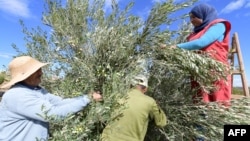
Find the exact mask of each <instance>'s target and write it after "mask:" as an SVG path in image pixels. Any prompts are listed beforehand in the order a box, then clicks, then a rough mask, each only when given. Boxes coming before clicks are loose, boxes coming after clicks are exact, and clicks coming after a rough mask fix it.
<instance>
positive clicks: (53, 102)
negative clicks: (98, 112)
mask: <svg viewBox="0 0 250 141" xmlns="http://www.w3.org/2000/svg"><path fill="white" fill-rule="evenodd" d="M89 102H90V99H89V98H88V97H87V96H86V95H85V96H80V97H77V98H67V99H63V98H61V97H59V96H56V95H52V94H50V93H48V92H47V91H46V90H45V89H43V88H41V89H30V88H27V87H26V86H24V85H21V84H17V85H15V86H14V87H13V88H11V89H10V90H8V91H6V92H5V94H4V95H3V98H2V101H1V103H0V141H36V140H39V141H40V140H41V141H47V140H48V127H49V123H48V121H47V120H46V119H45V118H44V117H43V116H44V115H45V114H44V111H47V112H48V113H47V115H48V116H56V117H59V118H63V117H65V116H67V115H68V114H71V113H76V112H78V111H80V110H82V109H83V108H84V107H85V106H86V105H87V104H88V103H89ZM42 107H43V108H42Z"/></svg>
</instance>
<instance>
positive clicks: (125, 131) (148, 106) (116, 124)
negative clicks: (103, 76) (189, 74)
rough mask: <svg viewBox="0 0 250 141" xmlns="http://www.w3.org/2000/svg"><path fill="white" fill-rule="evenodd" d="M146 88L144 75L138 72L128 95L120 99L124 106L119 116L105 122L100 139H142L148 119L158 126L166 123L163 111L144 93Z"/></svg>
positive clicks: (124, 140)
mask: <svg viewBox="0 0 250 141" xmlns="http://www.w3.org/2000/svg"><path fill="white" fill-rule="evenodd" d="M147 89H148V79H147V77H146V76H144V75H141V74H139V75H136V76H134V77H133V78H132V80H131V90H130V91H129V92H128V95H127V96H128V97H127V98H125V100H121V104H122V103H124V104H125V106H126V108H125V109H122V115H121V116H119V117H118V118H117V116H116V117H114V119H113V120H112V121H111V122H110V123H108V124H107V126H106V127H105V128H104V130H103V132H102V135H101V141H143V140H144V138H145V135H146V132H147V128H148V123H149V121H150V120H152V121H154V123H155V125H156V126H158V127H164V126H165V125H166V124H167V118H166V115H165V113H164V111H163V110H162V109H161V108H160V107H159V106H158V104H157V103H156V101H155V100H154V99H153V98H152V97H149V96H147V95H145V93H146V92H147ZM117 110H118V111H119V109H117ZM115 112H117V111H115Z"/></svg>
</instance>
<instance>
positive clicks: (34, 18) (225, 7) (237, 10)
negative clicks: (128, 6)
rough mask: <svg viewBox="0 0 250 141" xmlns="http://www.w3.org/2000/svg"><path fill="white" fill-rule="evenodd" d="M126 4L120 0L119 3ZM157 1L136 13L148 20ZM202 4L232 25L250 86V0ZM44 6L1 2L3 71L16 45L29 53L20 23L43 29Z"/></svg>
mask: <svg viewBox="0 0 250 141" xmlns="http://www.w3.org/2000/svg"><path fill="white" fill-rule="evenodd" d="M126 1H127V0H119V3H121V4H122V3H126ZM156 1H158V2H162V1H164V0H135V6H134V8H133V11H132V12H134V13H135V14H136V15H139V16H141V17H142V18H143V19H145V17H146V16H147V15H148V13H149V10H150V9H151V6H152V4H153V3H154V2H156ZM176 1H181V0H176ZM200 2H206V3H208V4H211V5H213V6H214V7H215V8H216V9H217V11H218V14H219V17H221V18H224V19H227V20H229V21H230V22H231V24H232V30H231V36H232V34H233V33H235V32H237V33H238V36H239V41H240V47H241V51H242V56H243V63H244V67H245V72H246V77H247V82H248V86H250V61H248V60H250V55H249V53H250V38H249V34H250V28H249V25H250V20H249V18H250V0H200ZM110 3H111V0H106V7H105V8H106V10H108V9H109V8H110ZM43 6H44V0H0V21H1V27H0V70H1V69H3V68H4V67H3V66H7V64H8V63H9V61H10V60H11V59H12V56H13V55H16V52H15V51H14V49H13V48H12V46H11V44H12V43H14V44H16V45H17V47H18V48H20V49H21V50H25V42H24V40H23V37H24V34H23V33H22V28H21V26H20V23H19V20H20V19H22V20H23V21H24V23H25V25H26V26H27V27H28V28H32V27H37V26H41V25H42V23H41V17H42V12H43V11H44V7H43ZM187 12H188V9H187ZM236 63H237V62H236ZM240 80H241V79H240V77H239V76H236V77H234V85H235V86H241V81H240Z"/></svg>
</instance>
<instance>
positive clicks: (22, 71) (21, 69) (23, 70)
mask: <svg viewBox="0 0 250 141" xmlns="http://www.w3.org/2000/svg"><path fill="white" fill-rule="evenodd" d="M47 64H48V63H42V62H39V61H37V60H36V59H34V58H32V57H30V56H20V57H16V58H14V59H13V60H12V61H11V62H10V63H9V71H10V74H11V80H10V81H9V82H7V83H5V84H4V85H3V86H0V88H9V87H11V86H12V85H14V84H15V83H17V82H20V81H23V80H25V79H26V78H28V77H29V76H30V75H32V74H33V73H35V72H36V71H37V70H39V69H40V68H41V67H43V66H45V65H47Z"/></svg>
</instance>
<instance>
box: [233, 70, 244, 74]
mask: <svg viewBox="0 0 250 141" xmlns="http://www.w3.org/2000/svg"><path fill="white" fill-rule="evenodd" d="M232 74H242V72H241V71H240V70H233V71H232Z"/></svg>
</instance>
